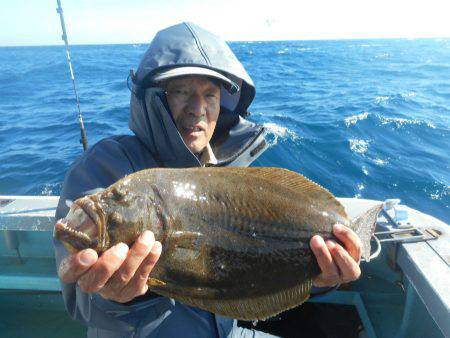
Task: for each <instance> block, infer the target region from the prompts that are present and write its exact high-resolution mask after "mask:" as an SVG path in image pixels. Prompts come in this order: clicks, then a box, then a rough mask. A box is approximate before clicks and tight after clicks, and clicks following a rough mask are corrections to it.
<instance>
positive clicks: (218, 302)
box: [155, 279, 312, 320]
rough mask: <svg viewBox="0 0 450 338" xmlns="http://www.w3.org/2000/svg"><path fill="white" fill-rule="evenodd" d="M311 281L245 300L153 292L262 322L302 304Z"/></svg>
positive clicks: (308, 291) (210, 309) (186, 302)
mask: <svg viewBox="0 0 450 338" xmlns="http://www.w3.org/2000/svg"><path fill="white" fill-rule="evenodd" d="M311 288H312V279H308V280H306V281H305V282H303V283H301V284H298V285H296V286H294V287H293V288H291V289H285V290H282V291H279V292H276V293H273V294H270V295H264V296H257V297H253V298H247V299H245V298H244V299H242V298H241V299H212V298H208V297H203V298H195V297H183V296H174V295H172V294H170V293H167V292H164V291H163V292H160V290H155V292H157V293H160V294H162V295H163V296H166V297H171V298H175V299H176V300H178V301H180V302H181V303H184V304H187V305H190V306H194V307H198V308H200V309H203V310H206V311H209V312H212V313H215V314H219V315H222V316H225V317H230V318H234V319H239V320H264V319H267V318H269V317H273V316H275V315H277V314H279V313H281V312H283V311H287V310H289V309H292V308H294V307H296V306H298V305H300V304H302V303H304V302H305V301H306V300H307V299H308V298H309V295H310V293H311Z"/></svg>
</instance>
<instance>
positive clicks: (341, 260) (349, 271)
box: [331, 244, 361, 283]
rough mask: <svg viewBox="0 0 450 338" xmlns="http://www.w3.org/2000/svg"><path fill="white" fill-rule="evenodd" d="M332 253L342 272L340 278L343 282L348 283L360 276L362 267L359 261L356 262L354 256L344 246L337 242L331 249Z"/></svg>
mask: <svg viewBox="0 0 450 338" xmlns="http://www.w3.org/2000/svg"><path fill="white" fill-rule="evenodd" d="M331 255H332V256H333V260H334V261H335V262H336V264H337V266H338V269H339V271H340V272H341V276H340V278H341V282H342V283H348V282H351V281H354V280H357V279H358V278H359V276H360V275H361V269H360V268H359V265H358V263H356V262H355V260H354V259H353V257H351V256H350V255H349V253H348V252H347V251H345V249H344V248H343V247H342V246H340V245H339V244H336V245H335V246H334V247H333V249H332V250H331Z"/></svg>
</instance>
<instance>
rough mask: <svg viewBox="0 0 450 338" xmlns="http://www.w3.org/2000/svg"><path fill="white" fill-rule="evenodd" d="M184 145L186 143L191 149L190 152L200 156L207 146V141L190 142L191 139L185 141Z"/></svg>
mask: <svg viewBox="0 0 450 338" xmlns="http://www.w3.org/2000/svg"><path fill="white" fill-rule="evenodd" d="M184 143H186V146H187V147H188V148H189V149H190V151H192V152H193V153H194V154H200V153H201V152H202V151H203V150H204V149H205V148H206V145H207V142H206V141H200V140H195V141H192V140H189V139H187V140H186V139H185V140H184Z"/></svg>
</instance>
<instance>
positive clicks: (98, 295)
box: [54, 23, 362, 337]
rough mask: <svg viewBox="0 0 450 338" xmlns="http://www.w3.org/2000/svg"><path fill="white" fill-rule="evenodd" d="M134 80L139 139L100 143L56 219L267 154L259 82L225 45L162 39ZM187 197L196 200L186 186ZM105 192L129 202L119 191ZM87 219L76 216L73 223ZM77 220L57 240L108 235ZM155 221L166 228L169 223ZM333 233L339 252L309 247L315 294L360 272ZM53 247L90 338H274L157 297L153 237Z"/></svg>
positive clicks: (345, 231)
mask: <svg viewBox="0 0 450 338" xmlns="http://www.w3.org/2000/svg"><path fill="white" fill-rule="evenodd" d="M131 80H132V82H133V86H132V92H131V104H130V110H131V113H130V118H129V127H130V129H131V130H132V131H133V133H134V135H121V136H113V137H109V138H106V139H103V140H101V141H100V142H98V143H97V144H95V145H94V146H92V147H91V148H90V149H88V151H87V152H86V153H84V154H83V155H82V156H81V157H80V158H78V159H77V160H76V161H75V163H74V164H73V165H72V166H71V167H70V169H69V171H68V173H67V175H66V177H65V181H64V185H63V189H62V192H61V198H60V201H59V205H58V208H57V211H56V219H62V218H64V217H65V216H66V215H67V214H68V211H69V207H70V205H71V201H75V200H77V199H78V198H80V197H83V196H85V195H89V194H94V193H97V192H99V191H102V190H103V189H105V188H107V187H108V186H110V185H112V184H113V183H115V182H116V181H118V180H120V179H122V178H123V177H125V176H127V175H129V174H132V173H134V172H138V171H141V170H144V169H149V168H195V167H213V166H215V167H227V166H230V167H235V166H244V167H245V166H248V165H249V164H250V163H251V162H253V161H254V160H255V159H256V158H257V157H258V156H259V155H260V154H261V153H262V152H263V151H264V149H265V148H266V143H265V141H264V137H263V128H262V127H261V126H259V125H256V124H254V123H252V122H250V121H248V120H246V117H247V116H248V112H247V109H248V107H249V105H250V104H251V102H252V100H253V98H254V96H255V88H254V85H253V82H252V80H251V78H250V77H249V75H248V74H247V72H246V71H245V69H244V68H243V66H242V64H241V63H240V62H239V61H238V59H237V58H236V56H235V55H234V54H233V52H232V51H231V50H230V48H229V47H228V46H227V44H226V43H225V42H224V41H223V40H222V39H220V38H218V37H217V36H215V35H213V34H211V33H210V32H208V31H206V30H204V29H202V28H200V27H198V26H196V25H194V24H191V23H182V24H178V25H175V26H171V27H169V28H166V29H164V30H162V31H160V32H158V34H157V35H156V36H155V38H154V39H153V41H152V42H151V44H150V46H149V48H148V50H147V52H146V53H145V55H144V56H143V59H142V61H141V63H140V65H139V68H138V70H137V71H136V73H134V72H132V74H131ZM204 172H205V173H206V172H207V170H206V171H204ZM198 173H199V175H201V173H202V171H199V172H198ZM121 184H122V185H126V184H127V182H126V181H122V183H121ZM154 189H155V188H154ZM182 191H183V193H188V192H189V190H188V189H185V187H184V186H183V187H182ZM108 193H109V194H110V195H111V196H113V197H114V198H116V199H122V198H124V194H123V193H122V192H121V191H120V190H119V189H117V188H116V189H112V190H108ZM152 193H153V194H154V195H158V194H159V193H158V191H153V192H152ZM95 196H97V195H95ZM86 203H91V204H92V205H95V203H96V201H92V200H89V202H86ZM92 205H89V206H86V208H91V209H92ZM80 210H81V209H80V208H79V209H77V208H76V207H72V209H71V211H70V214H69V215H71V216H69V215H68V216H67V217H66V218H67V219H70V217H75V216H73V214H74V213H77V212H81V211H80ZM80 215H81V214H79V215H78V216H77V217H82V218H83V217H84V218H83V219H84V221H83V222H82V226H83V227H84V228H77V229H76V230H74V229H70V228H68V227H66V225H67V224H63V223H58V224H59V225H57V229H56V230H55V232H59V235H58V238H59V239H62V240H64V238H65V237H64V236H66V237H71V238H77V239H78V240H79V242H80V243H82V242H83V241H89V240H90V239H91V238H100V234H99V233H100V232H101V230H102V229H100V228H98V227H97V228H96V227H93V226H92V224H93V223H92V222H93V221H92V220H94V221H95V216H93V215H92V214H91V215H89V216H91V217H89V216H84V215H81V216H80ZM120 217H122V216H120V215H117V214H115V215H110V216H108V218H107V219H108V222H110V223H111V224H109V227H113V226H114V224H116V223H120V222H119V220H118V218H120ZM158 217H159V216H158ZM156 219H157V220H158V221H159V222H160V223H161V224H160V226H161V227H164V226H165V224H164V217H162V216H161V217H159V218H156ZM346 225H347V224H346ZM333 233H334V236H335V238H337V239H338V241H339V243H337V241H334V240H324V239H323V238H322V237H321V236H314V237H312V238H311V240H310V248H311V249H312V252H313V253H314V255H315V258H316V259H317V263H318V266H319V267H320V270H321V273H320V274H319V275H318V276H317V277H315V278H314V279H313V281H312V283H313V286H314V287H316V288H323V287H334V286H335V285H337V284H340V283H346V282H350V281H353V280H356V279H357V278H359V276H360V273H361V272H360V268H359V260H360V258H361V250H362V245H361V240H360V239H359V237H358V236H357V235H356V233H355V232H354V231H352V230H351V229H350V228H349V227H347V226H344V225H341V224H335V225H334V228H333ZM121 235H125V234H121ZM136 235H137V234H136ZM54 243H55V250H56V258H57V267H58V273H59V277H60V279H61V286H62V293H63V297H64V301H65V305H66V308H67V310H68V312H69V313H70V315H71V316H72V318H74V319H77V320H79V321H81V322H82V323H84V324H85V325H87V326H88V327H89V329H88V336H89V337H153V336H155V337H156V336H158V337H179V336H180V337H237V336H239V337H255V336H261V337H265V336H267V337H269V336H270V335H267V334H265V333H261V332H257V331H255V330H247V329H244V328H240V327H237V326H236V320H233V319H231V318H228V317H225V316H221V315H217V314H213V313H211V312H209V311H205V310H201V309H199V308H197V307H193V306H189V305H186V304H184V303H183V302H179V301H176V300H174V299H172V298H168V297H161V296H158V295H155V294H153V293H152V292H151V290H149V284H150V285H151V286H152V285H153V286H155V288H157V286H158V283H162V282H160V281H158V280H155V279H153V284H152V283H150V282H148V281H149V278H150V281H152V270H154V271H156V270H157V267H158V260H160V261H161V260H163V257H164V252H163V253H162V254H161V251H162V245H161V242H160V241H158V240H156V239H155V234H154V232H152V231H148V230H147V231H144V232H143V233H142V234H140V235H139V236H138V237H137V239H136V240H135V241H134V243H133V244H130V246H128V245H126V244H124V243H118V244H115V245H113V246H112V247H110V248H107V249H105V250H102V251H101V255H99V254H98V252H96V251H95V250H93V249H83V248H84V247H82V246H80V247H79V248H78V249H83V250H81V251H78V252H77V253H69V252H68V250H67V249H66V247H67V245H66V247H65V246H64V245H63V244H62V242H61V241H60V240H58V239H55V242H54ZM75 249H76V248H75ZM75 251H77V250H75ZM160 256H161V259H160ZM265 273H266V274H270V273H271V271H270V270H267V271H265ZM150 289H152V287H150ZM313 292H314V291H313Z"/></svg>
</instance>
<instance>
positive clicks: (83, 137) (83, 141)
mask: <svg viewBox="0 0 450 338" xmlns="http://www.w3.org/2000/svg"><path fill="white" fill-rule="evenodd" d="M56 2H57V4H58V8H56V12H57V13H58V14H59V19H60V21H61V29H62V36H61V38H62V40H63V41H64V44H65V45H66V56H67V62H68V63H69V69H70V75H71V77H72V85H73V91H74V93H75V98H76V101H77V108H78V122H79V124H80V132H81V139H80V143H81V144H82V145H83V150H86V149H87V148H88V142H87V137H86V131H85V129H84V123H83V116H82V114H81V108H80V99H79V97H78V92H77V86H76V84H75V76H74V73H73V68H72V61H71V60H70V50H69V41H67V33H66V25H65V24H64V16H63V9H62V7H61V0H56Z"/></svg>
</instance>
